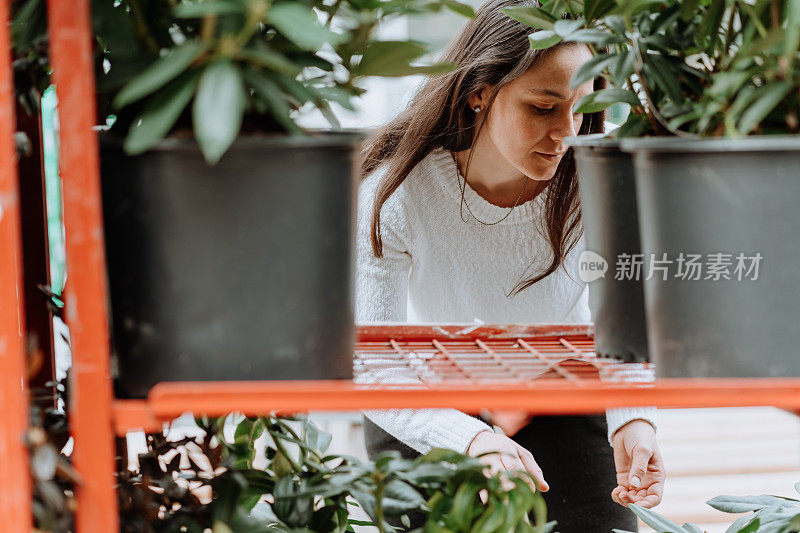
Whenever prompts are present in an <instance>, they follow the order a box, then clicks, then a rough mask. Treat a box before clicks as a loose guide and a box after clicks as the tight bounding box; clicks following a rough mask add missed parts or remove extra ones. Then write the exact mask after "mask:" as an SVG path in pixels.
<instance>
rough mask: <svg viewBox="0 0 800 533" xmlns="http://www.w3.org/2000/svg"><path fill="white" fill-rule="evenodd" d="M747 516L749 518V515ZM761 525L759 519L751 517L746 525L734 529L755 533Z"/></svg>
mask: <svg viewBox="0 0 800 533" xmlns="http://www.w3.org/2000/svg"><path fill="white" fill-rule="evenodd" d="M747 518H750V517H749V516H748V517H747ZM760 527H761V520H759V519H758V518H753V519H752V522H749V523H748V524H747V525H746V526H744V527H743V528H741V529H739V530H737V531H736V533H756V532H757V531H758V530H759V528H760Z"/></svg>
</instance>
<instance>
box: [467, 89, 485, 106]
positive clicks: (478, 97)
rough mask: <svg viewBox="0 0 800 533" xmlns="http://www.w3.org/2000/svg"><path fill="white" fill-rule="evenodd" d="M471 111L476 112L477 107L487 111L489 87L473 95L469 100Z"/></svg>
mask: <svg viewBox="0 0 800 533" xmlns="http://www.w3.org/2000/svg"><path fill="white" fill-rule="evenodd" d="M467 103H468V104H469V107H470V109H472V110H474V109H475V108H476V107H480V108H481V109H486V106H487V105H488V104H489V87H486V86H485V87H482V88H481V89H480V90H479V91H478V92H476V93H473V95H472V96H470V97H469V100H467Z"/></svg>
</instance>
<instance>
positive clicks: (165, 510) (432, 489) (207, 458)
mask: <svg viewBox="0 0 800 533" xmlns="http://www.w3.org/2000/svg"><path fill="white" fill-rule="evenodd" d="M53 390H54V389H47V390H44V389H37V390H35V391H34V394H33V395H32V406H31V407H32V408H31V429H30V431H29V434H28V444H29V448H30V457H31V473H32V475H33V477H34V491H33V511H34V525H35V526H36V528H37V531H43V532H44V531H51V532H53V533H66V532H69V531H73V530H74V519H73V514H74V511H75V506H76V505H77V502H76V500H75V498H74V486H75V485H76V484H79V483H80V477H79V476H78V475H77V474H76V472H75V471H74V470H73V468H72V465H71V460H70V454H69V452H67V451H65V450H66V449H68V448H69V447H67V441H68V439H69V423H68V420H67V417H66V415H65V413H64V412H63V410H59V409H57V408H54V405H55V403H56V402H55V401H54V400H66V386H65V384H63V383H59V384H57V387H56V388H55V392H56V393H55V396H54V395H53ZM195 424H196V425H194V426H192V425H191V424H188V425H187V424H182V425H181V426H178V427H175V428H173V429H175V431H171V432H168V433H167V434H164V433H153V434H149V435H147V436H146V444H145V447H144V449H143V450H142V453H139V454H138V456H137V461H136V462H135V464H133V465H128V461H127V458H128V451H127V449H125V447H124V446H122V443H124V442H125V440H124V439H120V440H118V443H119V444H120V448H119V450H118V456H119V457H120V460H119V463H118V468H117V473H116V475H117V494H118V501H119V513H120V515H119V518H120V526H121V528H120V531H123V532H125V533H150V532H155V531H175V532H177V531H213V532H214V533H228V532H231V531H233V532H237V533H238V532H244V531H247V532H252V533H260V532H263V533H267V532H270V531H273V532H275V531H283V532H286V533H289V532H292V533H297V532H301V531H302V532H309V533H311V532H313V533H344V532H346V531H353V526H374V527H375V528H377V530H378V531H383V532H386V531H394V528H393V527H392V526H391V525H389V522H390V521H392V520H397V521H399V522H400V523H405V524H407V523H408V515H409V514H410V513H416V514H417V515H420V516H422V517H423V519H424V522H425V526H424V528H425V529H424V530H425V531H452V532H454V533H467V532H469V531H477V530H481V529H480V528H484V529H482V530H484V531H520V532H530V533H548V532H551V531H552V530H553V526H554V525H555V522H547V521H546V508H545V504H544V498H543V497H542V496H541V494H540V493H539V492H536V493H534V492H533V491H532V490H531V488H530V486H529V485H528V484H527V483H526V481H525V480H526V479H527V480H532V477H531V476H530V475H529V474H527V473H525V472H514V473H511V474H510V475H509V476H508V477H507V480H508V482H504V481H503V480H502V479H501V477H500V476H499V475H498V476H494V477H488V478H487V477H486V476H485V475H484V473H483V470H484V465H483V464H482V463H481V462H480V461H479V460H478V459H476V458H473V457H469V456H466V455H463V454H459V453H456V452H454V451H451V450H443V449H435V450H432V451H430V452H429V453H427V454H426V455H424V456H420V457H418V458H416V459H415V460H406V459H401V458H400V457H399V454H398V453H396V452H390V453H387V454H384V455H381V456H380V457H379V458H378V459H377V460H376V461H375V462H374V463H373V462H362V461H360V460H359V459H357V458H355V457H349V456H343V455H338V454H332V453H330V452H329V451H328V447H329V445H330V443H331V435H330V434H328V433H325V432H323V431H321V430H320V429H319V428H317V427H316V425H314V423H313V422H311V421H310V420H308V419H307V418H305V417H277V416H266V417H258V418H245V417H242V416H236V415H231V416H223V417H219V418H208V417H199V418H197V419H195ZM226 425H227V426H228V428H229V429H233V428H230V426H234V428H235V429H234V430H233V431H227V432H226V431H225V428H226ZM257 441H259V442H260V441H263V442H264V445H257ZM257 454H263V455H261V456H257ZM509 482H510V483H509ZM481 493H483V494H484V495H485V502H484V501H483V500H481ZM356 509H360V510H361V511H360V513H358V515H357V514H356ZM356 516H362V517H363V518H364V519H361V520H360V519H358V518H356ZM486 528H489V529H486Z"/></svg>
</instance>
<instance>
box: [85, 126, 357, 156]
mask: <svg viewBox="0 0 800 533" xmlns="http://www.w3.org/2000/svg"><path fill="white" fill-rule="evenodd" d="M306 133H307V134H287V133H253V134H242V135H239V137H237V138H236V140H235V141H234V143H233V145H232V146H235V147H236V149H237V150H256V149H257V150H263V149H264V148H270V147H273V148H274V147H279V148H287V147H288V148H309V147H314V148H319V147H331V146H347V145H352V144H354V143H358V142H361V141H363V140H364V139H365V138H366V137H367V136H369V135H370V133H371V132H370V130H368V129H341V130H307V132H306ZM100 136H101V138H102V140H103V143H104V144H105V143H108V144H111V145H120V146H121V145H122V144H123V142H124V138H123V137H122V136H120V135H117V134H115V133H113V132H110V131H108V130H101V131H100ZM187 150H188V151H192V152H194V151H199V150H200V148H199V147H198V146H197V141H196V140H195V138H194V136H185V137H179V136H175V135H173V136H170V137H165V138H164V139H161V140H160V141H159V142H158V143H156V144H155V145H154V146H153V147H152V148H150V149H148V151H149V152H161V151H169V152H174V151H187Z"/></svg>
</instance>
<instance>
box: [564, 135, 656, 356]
mask: <svg viewBox="0 0 800 533" xmlns="http://www.w3.org/2000/svg"><path fill="white" fill-rule="evenodd" d="M567 142H568V144H570V145H571V146H572V147H573V150H574V152H575V161H576V164H577V169H578V186H579V190H580V197H581V211H582V217H583V228H584V235H585V239H586V249H587V252H585V253H584V255H583V256H582V257H581V265H580V269H581V275H582V277H586V278H587V279H585V281H587V282H588V284H589V307H590V309H591V312H592V320H593V321H594V325H595V351H596V352H597V355H598V356H600V357H613V358H617V359H621V360H624V361H627V362H642V361H648V360H649V357H648V351H647V327H646V322H645V311H644V288H643V286H642V281H641V280H638V279H635V278H621V279H617V277H616V274H615V268H616V264H617V258H618V257H619V258H624V257H627V256H633V255H635V254H640V253H641V250H640V243H639V220H638V218H637V213H636V183H635V178H634V173H633V164H632V162H631V157H630V155H629V154H627V153H624V152H622V151H621V150H620V147H619V141H617V140H615V139H610V138H608V137H605V136H604V135H603V134H598V135H585V136H583V135H582V136H579V137H570V138H569V139H567ZM601 265H602V268H601Z"/></svg>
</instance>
